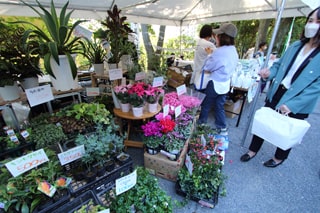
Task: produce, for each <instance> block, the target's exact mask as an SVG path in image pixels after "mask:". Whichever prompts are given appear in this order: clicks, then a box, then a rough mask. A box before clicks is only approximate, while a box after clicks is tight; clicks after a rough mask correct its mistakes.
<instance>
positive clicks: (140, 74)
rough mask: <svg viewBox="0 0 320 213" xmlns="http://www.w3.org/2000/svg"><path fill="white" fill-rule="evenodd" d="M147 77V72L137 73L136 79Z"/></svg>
mask: <svg viewBox="0 0 320 213" xmlns="http://www.w3.org/2000/svg"><path fill="white" fill-rule="evenodd" d="M145 78H146V73H145V72H138V73H136V76H135V80H136V81H140V80H143V79H145Z"/></svg>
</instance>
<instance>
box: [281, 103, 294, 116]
mask: <svg viewBox="0 0 320 213" xmlns="http://www.w3.org/2000/svg"><path fill="white" fill-rule="evenodd" d="M280 112H281V113H282V114H285V115H288V114H289V113H290V112H291V110H290V109H289V108H288V107H287V105H285V104H282V105H281V106H280Z"/></svg>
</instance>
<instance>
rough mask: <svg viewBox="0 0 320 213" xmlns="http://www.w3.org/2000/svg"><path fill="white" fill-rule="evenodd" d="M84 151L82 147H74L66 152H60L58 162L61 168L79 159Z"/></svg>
mask: <svg viewBox="0 0 320 213" xmlns="http://www.w3.org/2000/svg"><path fill="white" fill-rule="evenodd" d="M85 153H86V151H85V150H84V145H81V146H77V147H74V148H72V149H69V150H68V151H65V152H62V153H59V154H58V158H59V160H60V164H61V166H63V165H65V164H67V163H70V162H72V161H75V160H77V159H79V158H81V157H82V156H83V155H84V154H85Z"/></svg>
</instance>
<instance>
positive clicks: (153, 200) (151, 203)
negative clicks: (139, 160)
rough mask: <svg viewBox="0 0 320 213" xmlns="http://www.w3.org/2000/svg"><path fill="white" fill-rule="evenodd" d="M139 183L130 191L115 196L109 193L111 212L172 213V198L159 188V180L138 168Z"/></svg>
mask: <svg viewBox="0 0 320 213" xmlns="http://www.w3.org/2000/svg"><path fill="white" fill-rule="evenodd" d="M136 169H137V183H136V185H135V186H134V187H133V188H131V189H130V190H128V191H126V192H124V193H122V194H120V195H118V196H114V195H115V194H116V193H115V191H114V193H107V195H106V199H107V200H108V201H111V205H110V210H111V212H131V211H132V210H135V212H159V213H166V212H172V202H171V197H170V196H168V195H167V194H166V193H165V192H164V191H163V190H162V189H161V188H160V186H159V183H158V180H157V179H156V178H155V177H153V176H151V175H150V174H149V172H148V171H147V170H146V169H145V168H143V167H137V168H136Z"/></svg>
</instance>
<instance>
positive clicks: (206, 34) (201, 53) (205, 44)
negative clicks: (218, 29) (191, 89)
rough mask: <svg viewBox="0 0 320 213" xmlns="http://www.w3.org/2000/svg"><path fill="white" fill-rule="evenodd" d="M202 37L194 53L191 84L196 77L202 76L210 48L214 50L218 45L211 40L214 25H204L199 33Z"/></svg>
mask: <svg viewBox="0 0 320 213" xmlns="http://www.w3.org/2000/svg"><path fill="white" fill-rule="evenodd" d="M199 36H200V39H199V40H198V42H197V46H196V51H195V53H194V60H193V61H194V70H193V72H192V76H191V80H190V84H193V83H194V80H195V78H196V77H200V73H201V68H202V67H203V64H204V61H205V60H206V58H207V56H208V53H207V52H208V49H210V50H211V51H210V52H212V51H213V50H215V49H216V46H215V45H214V44H213V43H212V42H211V41H210V39H211V38H212V27H211V26H210V25H203V27H202V28H201V30H200V33H199Z"/></svg>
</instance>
